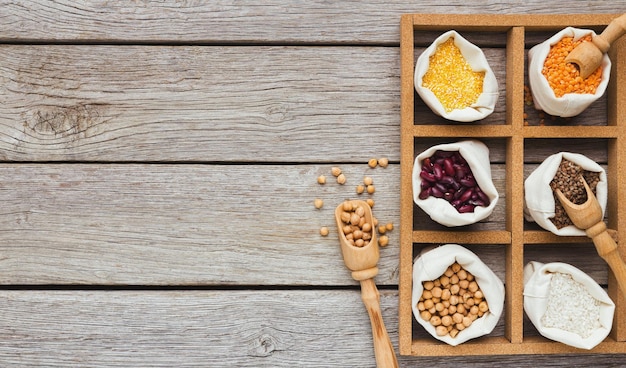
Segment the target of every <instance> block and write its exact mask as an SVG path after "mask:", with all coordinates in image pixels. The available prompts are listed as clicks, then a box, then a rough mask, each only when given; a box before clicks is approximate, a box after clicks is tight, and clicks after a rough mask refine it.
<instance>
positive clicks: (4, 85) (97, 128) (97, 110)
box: [0, 45, 606, 162]
mask: <svg viewBox="0 0 626 368" xmlns="http://www.w3.org/2000/svg"><path fill="white" fill-rule="evenodd" d="M487 54H488V55H489V56H490V58H491V59H492V62H493V68H494V69H495V70H499V72H498V75H499V77H500V79H501V80H503V79H504V71H503V67H504V62H505V59H504V58H503V55H504V49H502V48H500V49H498V48H495V49H489V50H487ZM355 56H357V57H355ZM397 59H398V50H397V49H395V48H372V47H349V48H348V47H202V46H197V47H190V46H179V47H171V46H170V47H166V46H124V47H119V46H102V45H90V46H71V45H53V46H48V45H45V46H44V45H28V46H16V45H0V65H1V66H2V68H0V82H1V83H0V92H1V93H0V105H2V109H0V160H3V161H46V162H48V161H105V162H111V161H113V162H127V161H131V162H138V161H142V162H145V161H149V162H155V161H156V162H164V161H167V162H183V161H184V162H363V161H367V160H369V158H371V157H380V156H386V157H388V158H389V159H390V160H392V161H398V160H399V152H400V147H399V144H400V143H399V142H400V138H399V65H397V64H398V62H397ZM120 60H123V61H124V62H120ZM501 89H502V90H501V92H500V96H501V98H500V100H499V104H498V106H499V107H498V109H496V112H494V114H492V116H490V117H489V118H488V119H487V120H488V122H487V123H490V124H503V122H504V115H505V111H504V105H505V103H504V96H505V94H506V91H505V90H504V84H503V83H501ZM419 101H420V102H419V103H417V104H416V109H417V110H419V111H421V115H422V116H429V117H430V118H429V119H428V120H424V121H419V123H424V122H425V123H429V124H439V123H442V122H441V120H442V119H438V118H436V117H435V115H434V114H432V113H431V112H430V111H427V110H428V108H427V107H426V106H425V105H424V104H423V103H421V100H419ZM527 110H528V113H529V116H530V118H529V120H530V122H529V123H530V124H533V125H538V124H539V117H538V116H537V113H536V111H535V110H534V108H532V107H528V109H527ZM577 119H578V120H577V121H575V122H571V121H566V122H560V121H557V122H554V123H557V124H561V125H563V124H578V123H579V122H584V124H588V125H602V124H606V99H602V100H600V101H598V102H597V103H595V104H593V105H592V106H591V107H590V108H589V109H588V111H586V112H585V113H584V114H582V115H581V116H580V117H578V118H577ZM547 120H548V123H550V120H549V119H547ZM362 142H368V144H367V145H364V144H362ZM503 142H504V141H503V140H501V141H500V144H499V146H498V145H495V146H494V148H493V149H494V150H495V151H494V156H493V160H494V161H496V162H504V153H503V152H504V149H503ZM597 142H598V141H597V140H596V141H593V143H588V142H587V141H586V140H583V141H582V142H579V143H582V145H579V146H577V149H583V150H584V149H587V148H586V147H594V148H593V149H592V150H593V151H597V149H596V148H595V147H597ZM605 144H606V143H605ZM357 147H358V149H357ZM531 147H538V148H533V149H530V150H529V161H530V160H532V157H533V156H532V155H535V156H534V157H535V158H534V160H535V161H538V162H540V161H541V160H543V157H544V156H545V154H544V153H543V152H545V148H546V147H549V148H552V147H554V145H553V144H552V142H547V141H546V140H537V142H535V143H533V144H531ZM541 147H543V148H544V151H541ZM604 150H605V151H606V147H605V148H604ZM600 152H601V151H600ZM604 160H606V158H604Z"/></svg>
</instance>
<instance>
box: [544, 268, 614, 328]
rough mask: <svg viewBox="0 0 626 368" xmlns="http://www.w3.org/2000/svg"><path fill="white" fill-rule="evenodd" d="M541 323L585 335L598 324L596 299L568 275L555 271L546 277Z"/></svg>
mask: <svg viewBox="0 0 626 368" xmlns="http://www.w3.org/2000/svg"><path fill="white" fill-rule="evenodd" d="M541 323H542V324H543V325H544V326H545V327H552V328H558V329H561V330H564V331H568V332H572V333H575V334H578V335H580V336H581V337H583V338H587V337H589V336H590V335H591V334H592V333H593V331H594V330H596V329H598V328H600V327H602V326H601V324H600V301H598V300H597V299H595V298H594V297H592V296H591V295H590V294H589V292H588V291H587V290H586V289H585V287H584V286H583V285H582V284H581V283H579V282H577V281H575V280H574V279H573V278H572V276H571V275H569V274H564V273H559V272H555V273H553V274H552V279H551V280H550V292H549V294H548V309H547V310H546V312H545V314H544V315H543V317H542V318H541Z"/></svg>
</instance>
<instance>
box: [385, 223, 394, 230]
mask: <svg viewBox="0 0 626 368" xmlns="http://www.w3.org/2000/svg"><path fill="white" fill-rule="evenodd" d="M385 227H386V228H387V231H391V230H393V224H392V223H391V222H388V223H387V225H385Z"/></svg>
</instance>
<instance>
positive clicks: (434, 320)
mask: <svg viewBox="0 0 626 368" xmlns="http://www.w3.org/2000/svg"><path fill="white" fill-rule="evenodd" d="M430 324H431V325H433V326H439V325H441V317H439V316H432V317H430Z"/></svg>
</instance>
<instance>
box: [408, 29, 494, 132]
mask: <svg viewBox="0 0 626 368" xmlns="http://www.w3.org/2000/svg"><path fill="white" fill-rule="evenodd" d="M450 37H454V44H455V45H456V47H458V48H459V49H460V50H461V53H462V54H463V57H464V58H465V60H466V61H467V63H468V64H469V65H470V66H471V67H472V70H473V71H475V72H485V79H484V81H483V92H482V93H481V95H480V96H479V97H478V99H477V100H476V102H475V103H474V104H472V105H471V106H469V107H466V108H464V109H455V110H452V111H450V112H446V109H445V108H444V107H443V105H442V104H441V102H439V100H438V99H437V97H436V96H435V94H434V93H433V92H432V91H431V90H430V89H428V88H425V87H423V86H422V78H423V77H424V74H426V72H427V71H428V66H429V64H430V56H431V55H433V54H434V53H435V51H436V50H437V46H439V45H440V44H442V43H444V42H446V41H447V40H448V39H449V38H450ZM414 83H415V90H416V91H417V93H418V94H419V95H420V97H421V98H422V100H424V102H425V103H426V105H428V107H430V109H431V110H432V111H433V112H434V113H435V114H437V115H439V116H442V117H444V118H446V119H448V120H454V121H460V122H472V121H476V120H480V119H483V118H485V117H487V116H488V115H489V114H491V113H492V112H493V110H494V107H495V105H496V101H497V100H498V81H497V80H496V76H495V74H494V73H493V70H491V67H490V66H489V62H488V61H487V58H486V57H485V54H483V51H482V50H481V49H480V48H479V47H478V46H476V45H474V44H472V43H471V42H469V41H467V40H466V39H465V38H463V37H462V36H461V35H460V34H459V33H457V32H456V31H448V32H446V33H444V34H442V35H441V36H439V37H437V39H436V40H435V41H434V42H433V43H432V44H431V45H430V46H429V47H428V48H427V49H426V50H424V52H422V54H421V55H420V56H419V57H418V59H417V62H416V64H415V75H414Z"/></svg>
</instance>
